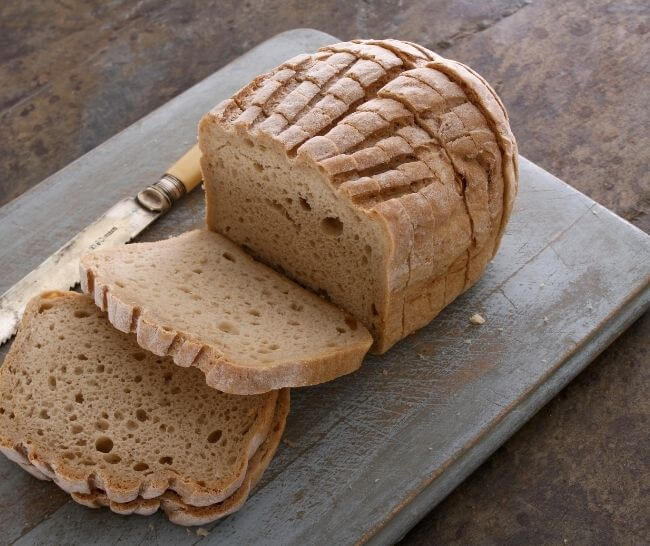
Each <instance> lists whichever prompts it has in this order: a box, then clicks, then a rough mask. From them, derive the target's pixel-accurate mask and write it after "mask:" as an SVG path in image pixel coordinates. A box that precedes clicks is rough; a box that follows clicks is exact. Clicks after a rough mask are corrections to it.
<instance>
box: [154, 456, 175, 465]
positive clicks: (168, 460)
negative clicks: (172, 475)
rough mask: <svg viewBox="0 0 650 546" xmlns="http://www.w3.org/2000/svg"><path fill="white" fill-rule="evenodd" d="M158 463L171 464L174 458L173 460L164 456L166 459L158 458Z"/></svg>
mask: <svg viewBox="0 0 650 546" xmlns="http://www.w3.org/2000/svg"><path fill="white" fill-rule="evenodd" d="M158 462H159V463H160V464H172V463H173V462H174V458H173V457H169V456H166V457H160V459H159V461H158Z"/></svg>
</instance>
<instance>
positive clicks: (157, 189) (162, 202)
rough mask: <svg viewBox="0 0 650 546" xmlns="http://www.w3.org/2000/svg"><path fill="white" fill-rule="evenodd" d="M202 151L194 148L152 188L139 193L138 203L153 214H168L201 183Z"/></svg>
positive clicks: (197, 147) (196, 145) (196, 147)
mask: <svg viewBox="0 0 650 546" xmlns="http://www.w3.org/2000/svg"><path fill="white" fill-rule="evenodd" d="M200 159H201V151H200V150H199V146H198V144H195V145H194V146H192V148H190V149H189V151H187V152H186V153H185V155H183V157H181V158H180V159H179V160H178V161H177V162H176V163H174V164H173V165H172V166H171V167H169V169H167V172H166V173H165V174H164V175H163V176H162V177H161V178H160V180H158V182H156V183H155V184H152V185H151V186H148V187H146V188H145V189H144V190H142V191H141V192H140V193H138V197H137V199H138V203H140V204H141V205H142V206H143V207H144V208H146V209H148V210H150V211H153V212H166V211H167V210H169V208H170V207H171V206H172V205H173V204H174V202H176V201H177V200H178V199H180V198H181V197H182V196H183V195H185V194H186V193H188V192H191V191H192V190H193V189H194V188H196V186H198V185H199V183H200V182H201V164H200Z"/></svg>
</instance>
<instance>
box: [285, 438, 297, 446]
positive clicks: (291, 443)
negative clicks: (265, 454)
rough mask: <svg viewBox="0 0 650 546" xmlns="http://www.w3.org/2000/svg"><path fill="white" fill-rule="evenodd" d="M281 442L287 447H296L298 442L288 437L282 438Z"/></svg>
mask: <svg viewBox="0 0 650 546" xmlns="http://www.w3.org/2000/svg"><path fill="white" fill-rule="evenodd" d="M282 443H283V444H285V445H287V446H289V447H298V444H297V443H296V442H292V441H291V440H289V439H288V438H282Z"/></svg>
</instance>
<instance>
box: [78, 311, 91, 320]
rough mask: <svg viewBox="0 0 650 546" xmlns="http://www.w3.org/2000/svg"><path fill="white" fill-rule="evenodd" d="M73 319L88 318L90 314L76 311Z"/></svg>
mask: <svg viewBox="0 0 650 546" xmlns="http://www.w3.org/2000/svg"><path fill="white" fill-rule="evenodd" d="M74 316H75V318H86V317H89V316H90V313H88V312H86V311H81V310H77V311H75V312H74Z"/></svg>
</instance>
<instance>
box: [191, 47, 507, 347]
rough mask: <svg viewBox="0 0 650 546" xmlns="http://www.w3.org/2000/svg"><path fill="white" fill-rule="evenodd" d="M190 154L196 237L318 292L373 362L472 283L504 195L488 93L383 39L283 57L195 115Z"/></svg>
mask: <svg viewBox="0 0 650 546" xmlns="http://www.w3.org/2000/svg"><path fill="white" fill-rule="evenodd" d="M199 145H200V147H201V150H202V153H203V158H202V169H203V174H204V182H205V188H206V199H207V222H208V226H209V227H210V228H211V229H214V230H215V231H219V232H221V233H224V234H225V235H227V236H228V237H229V238H230V239H232V240H233V241H235V242H237V243H239V244H242V245H246V246H247V247H248V248H249V249H251V251H252V252H253V253H254V254H255V255H256V256H258V257H260V258H261V259H262V260H263V261H266V262H267V263H269V264H270V265H273V266H274V267H276V268H280V270H281V271H283V272H286V273H287V274H288V275H289V276H290V277H292V278H294V279H295V280H297V281H298V282H300V283H301V284H304V285H305V286H308V287H309V288H311V289H312V290H315V291H318V292H320V293H326V294H327V295H328V296H329V297H330V299H331V300H332V301H333V302H334V303H336V304H338V305H340V306H341V307H343V308H344V309H346V310H347V311H348V312H350V313H352V314H353V315H354V316H356V318H358V319H359V320H361V322H363V323H364V324H365V325H366V326H367V327H368V329H369V330H370V331H371V333H372V334H373V337H374V340H375V342H374V345H373V350H374V351H376V352H384V351H385V350H387V349H388V348H389V347H390V346H392V345H393V344H394V343H395V342H396V341H398V340H399V339H401V338H402V337H404V336H406V335H408V334H409V333H411V332H413V331H414V330H416V329H417V328H420V327H422V326H424V325H425V324H427V323H428V322H429V321H430V320H431V319H432V318H433V317H434V316H435V315H436V314H438V313H439V312H440V310H441V309H442V308H443V307H445V306H446V305H447V304H449V303H450V302H451V301H452V300H453V299H454V298H456V297H457V296H458V295H459V294H460V293H462V292H463V291H465V290H467V289H468V288H469V287H470V286H472V285H473V284H474V283H475V282H476V280H477V279H478V278H479V276H480V275H481V273H482V272H483V270H484V268H485V266H486V264H487V262H488V261H489V260H490V259H491V258H492V257H493V256H494V254H495V253H496V251H497V249H498V246H499V242H500V239H501V236H502V234H503V231H504V227H505V225H506V223H507V220H508V218H509V216H510V213H511V211H512V206H513V202H514V199H515V195H516V193H517V184H518V181H517V180H518V164H517V147H516V143H515V139H514V137H513V135H512V132H511V131H510V127H509V124H508V117H507V114H506V111H505V108H504V107H503V104H502V103H501V101H500V100H499V98H498V96H497V95H496V93H495V92H494V91H493V90H492V88H491V87H490V86H489V85H488V84H487V83H486V82H485V80H484V79H483V78H481V77H480V76H479V75H478V74H476V73H475V72H474V71H472V70H471V69H470V68H468V67H466V66H464V65H462V64H460V63H458V62H455V61H451V60H448V59H444V58H443V57H440V56H439V55H436V54H434V53H432V52H431V51H429V50H427V49H425V48H423V47H421V46H418V45H416V44H412V43H409V42H402V41H397V40H380V41H375V40H354V41H352V42H344V43H339V44H334V45H331V46H326V47H323V48H321V49H320V50H319V51H318V52H317V53H315V54H312V55H299V56H297V57H295V58H293V59H290V60H288V61H286V62H285V63H283V64H282V65H280V66H279V67H277V68H275V69H274V70H272V71H270V72H268V73H266V74H264V75H261V76H259V77H257V78H255V79H254V80H253V81H252V82H251V83H250V84H249V85H247V86H246V87H244V88H243V89H241V90H240V91H239V92H237V93H236V94H235V95H233V97H231V98H230V99H227V100H225V101H223V102H221V103H220V104H219V105H217V106H216V107H215V108H214V109H213V110H212V111H211V112H210V113H208V114H207V115H206V116H205V117H204V118H203V119H202V121H201V124H200V131H199ZM319 222H320V223H319Z"/></svg>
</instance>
